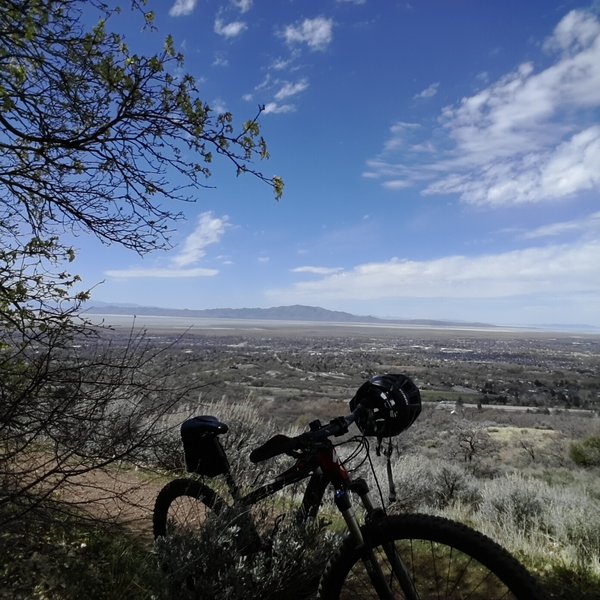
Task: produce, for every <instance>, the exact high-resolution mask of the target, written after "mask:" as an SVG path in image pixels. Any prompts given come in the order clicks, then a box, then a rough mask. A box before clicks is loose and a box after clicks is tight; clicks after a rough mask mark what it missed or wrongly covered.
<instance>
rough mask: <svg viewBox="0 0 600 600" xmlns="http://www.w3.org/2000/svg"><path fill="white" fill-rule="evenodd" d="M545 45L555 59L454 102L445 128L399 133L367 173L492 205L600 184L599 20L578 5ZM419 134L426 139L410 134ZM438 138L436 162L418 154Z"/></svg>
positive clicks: (540, 198) (540, 199)
mask: <svg viewBox="0 0 600 600" xmlns="http://www.w3.org/2000/svg"><path fill="white" fill-rule="evenodd" d="M545 48H546V49H547V50H548V51H549V52H550V51H551V52H554V53H555V54H554V55H553V56H554V62H553V63H552V64H550V66H548V67H546V68H544V69H541V70H539V69H538V70H536V67H535V65H534V64H533V63H530V62H528V63H523V64H521V65H520V66H519V67H518V68H517V69H515V70H514V71H513V72H511V73H508V74H507V75H505V76H504V77H501V78H500V79H499V80H498V81H496V82H495V83H492V84H491V85H489V86H488V87H486V88H484V89H482V90H481V91H480V92H478V93H477V94H474V95H472V96H469V97H465V98H463V99H462V100H461V101H460V102H458V103H456V104H454V105H451V106H448V107H446V108H445V109H444V110H443V111H442V114H441V117H440V124H441V130H437V131H433V132H431V133H430V135H429V136H426V137H424V129H423V130H422V131H421V132H415V131H409V130H407V129H406V128H405V127H404V128H400V130H399V131H393V130H392V132H391V135H390V138H389V139H388V141H387V142H386V143H385V145H384V148H383V150H382V153H381V154H380V155H379V156H378V157H377V158H376V159H372V160H370V161H368V163H367V164H368V167H369V169H368V171H367V172H366V173H365V175H366V176H369V177H377V178H378V179H380V180H381V181H382V183H384V184H386V183H385V182H388V183H387V184H386V185H387V187H394V185H397V184H395V183H393V182H394V181H396V180H401V181H407V182H412V183H413V184H414V183H417V182H420V181H428V182H429V184H428V185H427V186H426V188H425V193H428V194H458V195H459V196H460V197H461V199H462V200H463V201H465V202H469V203H473V204H479V205H492V206H504V205H511V204H512V205H514V204H522V203H531V202H546V201H549V200H553V199H559V198H565V197H568V196H571V195H573V194H577V193H582V192H589V191H592V190H598V189H600V126H599V125H598V123H597V112H594V111H597V109H598V108H599V107H600V21H599V20H598V19H597V17H595V16H594V15H592V14H591V13H587V12H584V11H579V10H576V11H572V12H570V13H569V14H567V15H566V16H565V17H564V18H563V19H562V20H561V21H560V22H559V23H558V25H557V26H556V28H555V30H554V32H553V34H552V36H551V37H550V38H549V39H548V40H547V41H546V44H545ZM595 115H596V116H595ZM416 133H419V135H420V139H419V140H413V139H412V138H414V137H415V134H416ZM409 136H412V138H411V140H409V139H408V138H409ZM428 137H429V139H428ZM433 139H435V142H436V144H435V146H436V148H437V152H436V154H435V157H436V158H435V159H432V158H431V157H428V156H427V155H426V154H423V153H421V154H420V155H418V154H416V152H415V150H416V149H417V148H426V147H427V146H428V145H429V146H431V145H432V140H433ZM408 141H412V142H414V143H412V148H411V146H410V145H409V144H408ZM432 156H433V155H432ZM390 181H391V182H392V183H391V184H390ZM399 187H402V186H399Z"/></svg>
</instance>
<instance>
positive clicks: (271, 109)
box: [263, 102, 296, 115]
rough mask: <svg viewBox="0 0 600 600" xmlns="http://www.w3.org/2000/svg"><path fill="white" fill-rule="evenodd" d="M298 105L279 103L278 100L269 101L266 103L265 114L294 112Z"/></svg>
mask: <svg viewBox="0 0 600 600" xmlns="http://www.w3.org/2000/svg"><path fill="white" fill-rule="evenodd" d="M295 110H296V107H295V106H294V105H293V104H277V102H268V103H267V104H265V109H264V111H263V112H264V114H265V115H269V114H273V115H276V114H284V113H290V112H294V111H295Z"/></svg>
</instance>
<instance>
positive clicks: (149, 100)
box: [0, 0, 283, 520]
mask: <svg viewBox="0 0 600 600" xmlns="http://www.w3.org/2000/svg"><path fill="white" fill-rule="evenodd" d="M129 8H131V9H132V10H133V11H134V13H136V14H137V15H138V16H139V17H140V19H141V23H142V25H143V26H144V28H145V30H146V33H147V35H155V32H154V31H153V30H154V27H153V15H152V13H151V12H148V11H146V10H145V8H144V5H143V2H141V1H138V0H131V5H130V7H129ZM118 14H119V9H118V8H116V7H115V5H114V4H112V3H104V2H102V0H88V1H85V2H84V1H81V0H0V242H1V243H0V403H1V404H0V508H1V507H2V506H3V505H6V504H7V503H13V504H14V502H15V501H16V500H19V501H21V504H23V502H24V499H25V498H26V496H27V497H28V494H29V495H31V494H34V495H35V494H37V496H36V497H38V498H39V497H40V494H41V496H42V497H43V496H48V495H49V494H50V493H51V491H52V490H53V489H55V488H56V487H57V486H60V485H62V484H63V483H64V482H65V481H67V480H69V479H70V478H72V477H74V476H76V475H78V474H81V473H84V472H86V471H87V470H89V469H94V468H98V467H102V466H106V465H108V464H110V462H112V461H114V460H122V459H124V458H127V457H133V456H139V455H140V454H143V452H142V449H143V447H144V444H147V445H150V442H152V443H155V442H156V436H157V435H158V432H159V427H158V424H159V422H160V418H159V416H160V415H161V414H164V412H165V411H167V410H169V408H170V407H172V406H173V404H174V403H175V402H176V401H177V400H179V399H181V398H185V397H187V394H188V392H189V390H187V389H186V388H185V384H184V383H183V382H182V380H181V378H180V379H179V380H177V379H176V377H174V373H173V371H172V370H170V367H169V365H168V360H165V357H164V352H163V351H160V352H159V351H155V350H153V349H152V348H150V347H149V346H148V345H147V344H146V342H145V340H144V338H143V336H141V337H140V336H137V335H133V336H132V337H131V339H130V340H129V341H128V343H127V344H126V345H125V346H122V345H120V344H117V343H115V341H114V340H113V341H112V342H111V343H108V344H105V343H102V342H101V340H99V339H94V338H93V336H97V335H98V333H97V329H95V328H92V327H91V326H90V324H89V323H86V322H85V321H84V320H82V319H80V318H79V316H78V314H79V311H80V305H81V303H82V302H84V301H85V300H86V299H87V298H88V292H85V291H78V287H79V286H78V282H79V278H78V277H77V276H76V275H73V274H71V273H69V272H68V268H67V265H68V263H69V262H71V261H72V260H73V259H74V256H75V253H74V250H73V249H72V248H71V247H69V246H68V245H67V244H65V243H64V241H63V240H64V235H65V233H74V234H82V233H83V234H91V235H94V236H96V237H97V238H99V239H100V240H101V241H102V242H104V243H106V244H112V243H116V244H120V245H121V246H124V247H126V248H128V249H131V250H133V251H135V252H138V253H140V254H143V253H146V252H149V251H151V250H154V249H157V248H165V247H168V246H169V234H170V232H171V230H172V226H173V224H174V222H175V221H177V220H178V219H180V218H182V215H181V212H180V211H178V210H177V207H176V204H177V203H176V201H194V200H195V196H194V194H195V193H196V191H198V190H199V189H201V188H203V187H206V185H207V184H206V179H207V178H208V177H209V176H210V175H211V171H210V167H211V164H212V161H213V157H220V158H221V159H222V160H224V161H225V162H226V163H229V164H231V165H232V167H233V170H234V172H235V173H236V174H237V175H241V174H245V173H248V174H251V175H253V176H255V177H257V178H258V179H260V180H262V181H264V182H265V183H266V184H268V185H269V186H271V187H272V188H273V190H274V193H275V196H276V197H277V198H279V197H280V196H281V193H282V191H283V182H282V180H281V179H280V178H278V177H268V176H265V175H263V173H262V172H260V171H259V170H258V169H257V168H256V167H255V163H256V161H260V160H263V159H266V158H268V151H267V146H266V143H265V141H264V139H263V138H262V137H261V134H260V128H259V124H258V117H259V116H260V113H261V108H260V107H259V109H258V112H257V114H256V115H255V116H254V117H253V118H251V119H250V120H248V121H246V122H245V123H243V124H241V126H239V127H236V126H235V124H234V121H233V116H232V115H231V113H229V112H225V113H217V112H215V111H214V110H212V109H211V107H210V106H209V105H208V104H206V103H205V102H203V101H202V100H201V99H200V98H199V97H198V95H197V90H196V86H195V82H194V79H193V78H192V77H190V76H189V75H185V74H183V71H182V68H183V57H182V56H181V54H179V53H178V52H177V51H176V50H175V48H174V43H173V40H172V39H171V38H170V37H167V38H166V40H165V41H164V44H163V45H162V48H161V49H160V50H159V51H158V52H157V53H155V54H152V55H140V54H137V53H134V52H132V51H131V50H130V49H129V47H128V45H127V43H126V40H125V38H124V37H123V36H122V35H119V34H117V33H114V32H112V31H111V30H110V26H111V24H112V23H113V22H114V20H115V19H117V18H118ZM93 22H95V25H93V26H90V27H88V26H87V25H86V23H93ZM82 338H84V339H85V340H86V342H85V346H86V350H85V351H83V350H81V349H78V346H81V339H82ZM161 364H162V370H158V365H161ZM26 492H27V493H26ZM25 504H27V502H25V503H24V505H25ZM33 504H35V501H34V502H33ZM0 520H1V519H0Z"/></svg>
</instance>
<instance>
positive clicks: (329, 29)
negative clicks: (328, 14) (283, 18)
mask: <svg viewBox="0 0 600 600" xmlns="http://www.w3.org/2000/svg"><path fill="white" fill-rule="evenodd" d="M282 35H283V37H284V39H285V41H286V42H287V43H288V44H306V45H307V46H308V47H309V48H310V49H311V50H325V48H326V47H327V46H328V45H329V44H330V43H331V40H332V39H333V21H332V20H331V19H326V18H325V17H316V18H315V19H304V21H302V23H300V24H299V25H288V26H287V27H286V28H285V29H284V30H283V34H282Z"/></svg>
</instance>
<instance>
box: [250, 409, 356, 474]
mask: <svg viewBox="0 0 600 600" xmlns="http://www.w3.org/2000/svg"><path fill="white" fill-rule="evenodd" d="M364 410H366V409H365V408H363V407H362V406H361V405H359V406H357V407H356V408H355V409H354V410H353V411H352V412H351V413H350V414H349V415H346V416H345V417H336V418H335V419H332V420H331V421H330V422H329V425H323V426H322V427H320V428H319V429H317V430H315V431H306V432H304V433H301V434H300V435H297V436H295V437H289V436H287V435H283V434H281V433H278V434H277V435H274V436H273V437H272V438H271V439H269V440H267V441H266V442H265V443H264V444H263V445H262V446H259V447H258V448H255V449H254V450H252V452H251V453H250V460H251V461H252V462H253V463H259V462H262V461H264V460H267V459H269V458H273V457H275V456H279V455H280V454H290V453H292V452H294V450H306V449H309V448H311V447H312V446H314V445H315V444H317V443H318V442H321V441H323V440H325V439H327V438H329V437H337V436H340V435H344V433H346V432H347V431H348V427H349V426H350V425H352V423H354V422H355V421H356V419H357V418H358V417H359V415H360V414H361V413H362V412H363V411H364Z"/></svg>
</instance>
